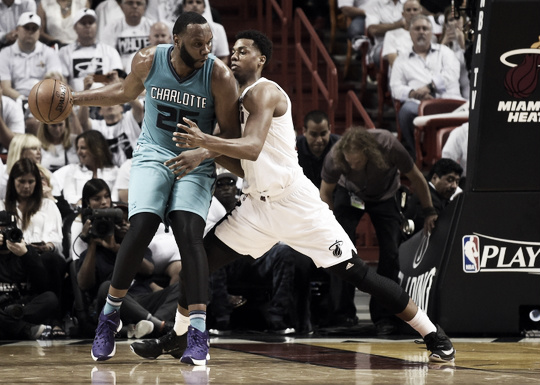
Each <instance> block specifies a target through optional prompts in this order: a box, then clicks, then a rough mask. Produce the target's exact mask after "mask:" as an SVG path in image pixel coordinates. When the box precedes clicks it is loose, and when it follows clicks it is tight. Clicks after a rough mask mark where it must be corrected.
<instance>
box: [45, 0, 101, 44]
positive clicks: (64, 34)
mask: <svg viewBox="0 0 540 385" xmlns="http://www.w3.org/2000/svg"><path fill="white" fill-rule="evenodd" d="M84 8H90V1H89V0H41V1H40V2H39V5H38V8H37V14H38V15H39V16H40V17H41V21H42V23H41V36H40V38H39V40H41V41H42V42H43V43H45V44H47V45H53V44H58V45H59V46H64V45H66V44H69V43H72V42H74V41H75V40H76V39H77V35H76V34H75V31H73V28H71V27H72V26H73V19H74V17H75V15H77V14H78V12H79V10H81V9H84Z"/></svg>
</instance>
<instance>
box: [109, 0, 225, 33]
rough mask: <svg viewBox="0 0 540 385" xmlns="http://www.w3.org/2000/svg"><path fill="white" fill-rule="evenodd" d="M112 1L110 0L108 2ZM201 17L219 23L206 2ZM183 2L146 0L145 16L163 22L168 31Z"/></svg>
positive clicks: (217, 16)
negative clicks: (168, 26)
mask: <svg viewBox="0 0 540 385" xmlns="http://www.w3.org/2000/svg"><path fill="white" fill-rule="evenodd" d="M109 1H112V0H109ZM204 4H205V7H204V12H203V14H202V15H203V16H204V18H205V19H206V20H207V21H213V22H216V23H220V17H219V13H218V12H217V10H216V9H215V8H213V7H211V6H210V2H209V1H208V0H204ZM183 6H184V5H183V2H182V1H178V0H148V7H147V9H146V13H145V16H146V17H148V18H149V19H152V20H155V21H163V22H165V23H167V24H168V25H170V29H172V26H173V25H174V22H175V21H176V19H177V18H178V16H179V15H180V14H181V13H182V9H183Z"/></svg>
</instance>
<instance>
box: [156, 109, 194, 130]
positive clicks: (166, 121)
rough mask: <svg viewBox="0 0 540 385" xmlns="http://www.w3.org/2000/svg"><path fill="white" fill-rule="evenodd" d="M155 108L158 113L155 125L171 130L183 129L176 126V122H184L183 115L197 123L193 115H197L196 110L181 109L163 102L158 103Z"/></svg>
mask: <svg viewBox="0 0 540 385" xmlns="http://www.w3.org/2000/svg"><path fill="white" fill-rule="evenodd" d="M157 109H158V111H159V114H158V118H157V122H156V127H158V128H161V129H162V130H166V131H171V132H175V131H184V130H180V129H179V128H177V127H176V124H177V123H182V124H186V122H184V118H185V117H187V118H189V119H190V120H192V121H194V122H195V123H197V119H196V118H194V117H196V116H199V113H198V112H193V111H188V110H182V109H178V108H175V107H170V106H166V105H163V104H158V106H157Z"/></svg>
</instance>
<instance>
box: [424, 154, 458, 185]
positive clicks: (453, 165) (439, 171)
mask: <svg viewBox="0 0 540 385" xmlns="http://www.w3.org/2000/svg"><path fill="white" fill-rule="evenodd" d="M452 172H455V173H456V174H458V175H459V176H460V177H461V174H463V167H461V166H460V165H459V163H457V162H456V161H454V160H452V159H448V158H441V159H439V160H438V161H437V162H435V164H434V165H433V167H431V170H430V171H429V174H428V178H427V179H428V180H431V178H433V175H437V176H438V177H439V178H441V177H443V176H445V175H448V174H450V173H452Z"/></svg>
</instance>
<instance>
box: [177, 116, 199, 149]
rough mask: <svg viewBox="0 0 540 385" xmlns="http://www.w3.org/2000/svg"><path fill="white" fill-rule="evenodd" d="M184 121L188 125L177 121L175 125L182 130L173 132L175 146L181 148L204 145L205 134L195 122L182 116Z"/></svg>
mask: <svg viewBox="0 0 540 385" xmlns="http://www.w3.org/2000/svg"><path fill="white" fill-rule="evenodd" d="M184 122H186V123H187V124H188V125H187V126H186V125H184V124H182V123H178V124H177V125H176V126H177V127H178V128H180V129H182V130H184V131H185V133H184V132H174V133H173V141H175V142H176V146H177V147H181V148H194V147H204V142H205V140H204V136H205V134H204V133H203V132H202V131H201V130H200V129H199V126H197V123H195V122H193V121H191V120H189V119H188V118H184Z"/></svg>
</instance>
